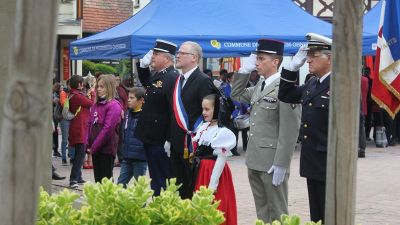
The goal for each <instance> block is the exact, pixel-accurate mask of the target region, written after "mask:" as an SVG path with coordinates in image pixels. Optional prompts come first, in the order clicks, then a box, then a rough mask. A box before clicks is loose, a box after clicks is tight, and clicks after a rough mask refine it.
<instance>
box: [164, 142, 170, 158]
mask: <svg viewBox="0 0 400 225" xmlns="http://www.w3.org/2000/svg"><path fill="white" fill-rule="evenodd" d="M164 150H165V153H167V156H168V157H171V142H169V141H165V143H164Z"/></svg>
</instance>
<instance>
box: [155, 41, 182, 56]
mask: <svg viewBox="0 0 400 225" xmlns="http://www.w3.org/2000/svg"><path fill="white" fill-rule="evenodd" d="M176 47H177V45H176V44H174V43H172V42H169V41H165V40H161V39H157V40H156V45H155V46H154V48H153V51H159V52H166V53H170V54H172V55H175V51H176Z"/></svg>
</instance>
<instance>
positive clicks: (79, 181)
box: [78, 179, 86, 184]
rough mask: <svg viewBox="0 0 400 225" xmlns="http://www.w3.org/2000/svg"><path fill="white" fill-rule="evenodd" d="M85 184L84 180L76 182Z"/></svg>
mask: <svg viewBox="0 0 400 225" xmlns="http://www.w3.org/2000/svg"><path fill="white" fill-rule="evenodd" d="M85 183H86V180H83V179H82V180H80V181H78V184H85Z"/></svg>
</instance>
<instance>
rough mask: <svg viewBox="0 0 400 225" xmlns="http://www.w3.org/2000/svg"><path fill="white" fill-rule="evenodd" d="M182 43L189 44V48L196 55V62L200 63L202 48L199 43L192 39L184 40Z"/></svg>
mask: <svg viewBox="0 0 400 225" xmlns="http://www.w3.org/2000/svg"><path fill="white" fill-rule="evenodd" d="M182 45H189V46H190V48H191V49H192V50H193V54H195V55H197V57H198V59H197V63H200V61H201V59H202V58H203V49H202V48H201V46H200V45H199V44H197V43H196V42H194V41H185V42H184V43H182Z"/></svg>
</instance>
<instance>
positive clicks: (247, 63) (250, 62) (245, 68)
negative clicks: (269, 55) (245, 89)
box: [239, 54, 257, 73]
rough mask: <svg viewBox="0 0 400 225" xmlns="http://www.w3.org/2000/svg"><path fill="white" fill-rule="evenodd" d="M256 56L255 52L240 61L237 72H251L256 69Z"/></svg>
mask: <svg viewBox="0 0 400 225" xmlns="http://www.w3.org/2000/svg"><path fill="white" fill-rule="evenodd" d="M256 60H257V56H256V55H255V54H250V56H249V57H246V58H244V59H243V61H242V66H241V67H240V69H239V73H251V71H253V70H255V69H256Z"/></svg>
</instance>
